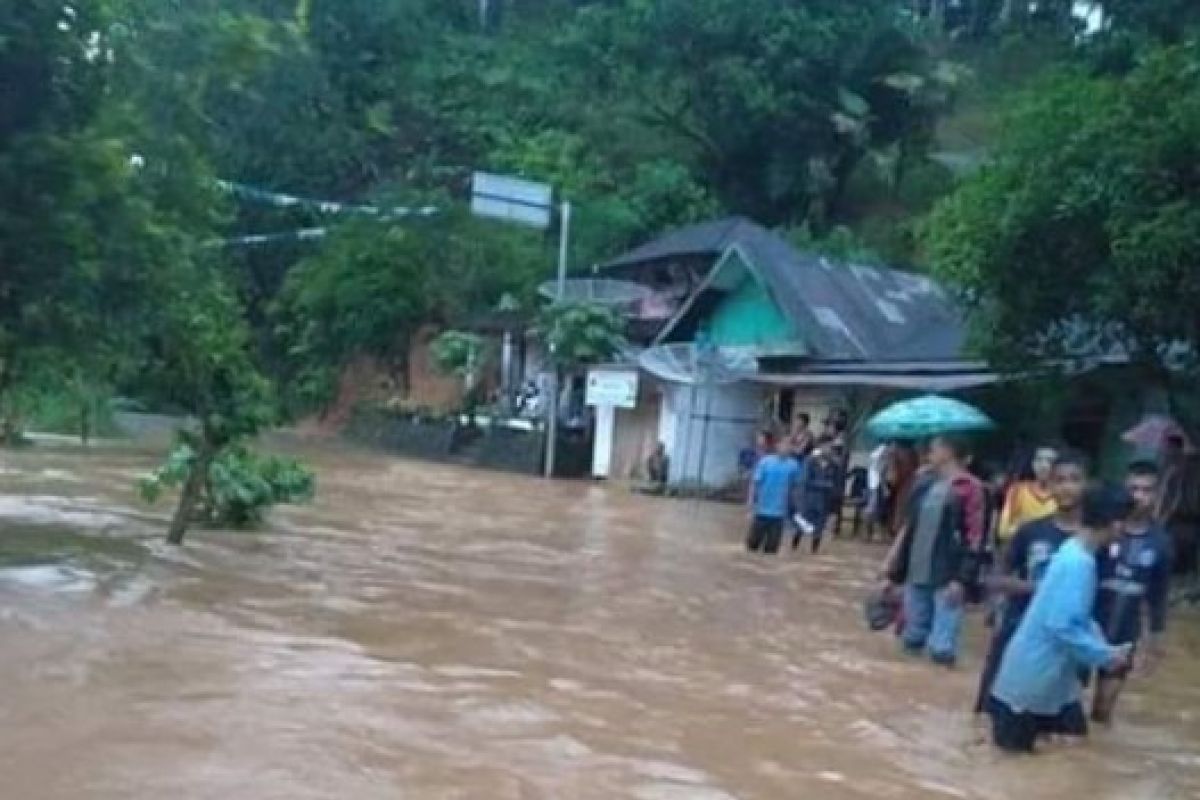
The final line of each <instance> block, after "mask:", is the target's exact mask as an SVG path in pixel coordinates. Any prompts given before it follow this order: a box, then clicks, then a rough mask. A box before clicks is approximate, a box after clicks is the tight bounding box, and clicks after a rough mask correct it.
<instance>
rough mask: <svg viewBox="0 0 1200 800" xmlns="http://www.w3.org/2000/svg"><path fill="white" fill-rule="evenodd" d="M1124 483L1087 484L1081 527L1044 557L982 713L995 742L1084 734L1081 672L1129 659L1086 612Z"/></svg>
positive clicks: (1123, 513) (1123, 498)
mask: <svg viewBox="0 0 1200 800" xmlns="http://www.w3.org/2000/svg"><path fill="white" fill-rule="evenodd" d="M1131 508H1132V501H1131V500H1130V498H1129V494H1128V493H1127V492H1126V491H1125V490H1124V489H1122V488H1119V487H1111V486H1102V487H1097V488H1095V489H1092V490H1089V491H1088V493H1087V495H1086V496H1085V498H1084V501H1083V520H1082V521H1083V527H1082V529H1081V530H1080V532H1079V533H1077V534H1076V535H1075V536H1073V537H1071V538H1070V539H1068V540H1067V541H1066V542H1063V544H1062V546H1061V547H1059V549H1058V552H1057V553H1055V555H1054V557H1053V558H1052V559H1051V560H1050V566H1049V567H1048V568H1047V570H1046V575H1045V577H1044V578H1043V579H1042V582H1041V583H1040V584H1039V585H1038V588H1037V591H1036V592H1035V593H1034V595H1033V600H1032V601H1031V602H1030V604H1029V608H1028V610H1027V611H1026V612H1025V615H1024V617H1023V618H1022V619H1021V622H1020V624H1019V625H1018V626H1017V631H1016V633H1014V634H1013V637H1012V640H1011V641H1010V642H1009V644H1008V647H1007V648H1006V649H1005V651H1004V656H1003V657H1002V658H1001V661H1000V669H999V671H998V672H997V673H996V680H995V682H994V683H993V684H992V692H991V697H990V699H989V702H988V712H989V713H990V714H991V717H992V735H993V738H994V740H995V742H996V745H997V746H998V747H1000V748H1001V749H1003V750H1008V751H1010V752H1021V753H1032V752H1033V749H1034V744H1035V742H1036V740H1037V738H1038V736H1040V735H1064V736H1086V735H1087V720H1086V719H1085V718H1084V715H1083V708H1082V706H1081V705H1080V692H1081V689H1080V680H1079V677H1080V672H1081V671H1082V670H1087V669H1097V668H1100V667H1103V668H1105V669H1108V670H1112V671H1119V670H1122V669H1124V668H1125V667H1126V666H1127V665H1128V664H1129V646H1128V645H1119V646H1114V645H1112V644H1110V643H1109V642H1108V641H1107V640H1106V639H1105V638H1104V635H1103V634H1102V633H1101V631H1100V627H1099V626H1098V625H1097V624H1096V623H1095V621H1094V620H1093V619H1092V606H1093V604H1094V602H1095V599H1096V588H1097V572H1096V552H1097V551H1099V550H1101V549H1103V548H1105V547H1108V545H1109V543H1110V542H1112V541H1113V540H1114V539H1115V538H1116V537H1117V536H1118V535H1119V533H1120V528H1121V525H1122V523H1123V522H1124V520H1125V519H1126V518H1127V517H1128V516H1129V513H1130V510H1131Z"/></svg>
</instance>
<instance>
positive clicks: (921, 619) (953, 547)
mask: <svg viewBox="0 0 1200 800" xmlns="http://www.w3.org/2000/svg"><path fill="white" fill-rule="evenodd" d="M967 454H968V449H967V445H966V442H965V441H963V440H962V439H960V438H958V437H956V436H952V435H942V436H938V437H935V438H934V440H933V441H932V442H931V443H930V445H929V453H928V469H927V471H926V472H925V474H923V475H921V477H920V478H919V479H918V482H917V485H916V487H915V488H914V489H913V492H912V497H911V499H910V501H909V507H908V511H907V519H906V523H905V528H904V530H903V531H901V533H900V535H899V537H898V538H897V541H896V544H895V546H894V548H893V552H892V553H891V554H889V559H888V560H889V562H890V563H889V570H888V571H889V573H890V574H889V576H888V577H889V579H890V580H891V581H892V583H896V584H903V585H904V633H903V635H902V641H903V643H904V648H905V649H906V650H908V651H909V652H911V653H919V652H921V651H922V650H924V649H926V648H928V651H929V656H930V658H931V659H933V661H934V662H936V663H938V664H942V665H944V666H954V664H955V663H956V661H957V659H958V639H959V632H960V630H961V628H962V619H963V606H964V604H965V601H966V590H967V587H968V586H969V585H971V584H972V583H974V582H975V580H976V579H977V577H978V569H979V554H980V550H981V548H982V545H983V536H984V500H983V486H982V485H981V484H980V483H979V481H978V480H977V479H976V478H975V477H974V476H973V475H971V474H970V473H969V472H967V470H966V467H965V460H966V458H967Z"/></svg>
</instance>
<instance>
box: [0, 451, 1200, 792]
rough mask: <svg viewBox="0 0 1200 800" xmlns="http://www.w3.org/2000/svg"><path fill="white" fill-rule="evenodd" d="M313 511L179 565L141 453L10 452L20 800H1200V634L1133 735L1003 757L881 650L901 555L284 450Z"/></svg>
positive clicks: (514, 483) (572, 488) (1, 493)
mask: <svg viewBox="0 0 1200 800" xmlns="http://www.w3.org/2000/svg"><path fill="white" fill-rule="evenodd" d="M293 446H295V447H299V448H300V449H302V450H304V451H305V456H306V457H307V458H309V460H310V461H311V462H313V463H314V464H315V465H316V466H317V468H318V473H319V480H320V484H319V492H320V494H319V497H318V500H317V502H316V503H315V504H314V505H313V506H311V507H305V508H298V509H282V510H280V511H279V512H277V513H276V514H275V515H274V517H273V519H272V524H271V525H270V527H269V528H268V530H266V531H264V532H262V533H258V534H253V535H247V534H229V533H219V532H201V533H197V534H195V535H193V536H192V538H191V539H190V542H189V544H188V546H187V547H185V548H183V549H181V550H171V549H169V548H166V547H164V546H162V545H160V544H158V537H159V535H160V534H161V531H162V530H163V528H164V527H165V517H166V514H167V509H166V508H158V509H152V510H150V509H146V508H144V507H142V506H140V505H139V504H138V502H137V501H136V499H135V497H134V493H133V489H132V482H133V479H134V477H135V476H136V475H137V474H138V473H139V472H140V471H142V470H143V469H145V468H146V467H147V466H148V465H149V464H150V463H151V461H152V459H151V457H150V456H149V455H148V454H145V453H141V452H138V451H135V450H128V449H127V450H123V449H111V448H110V449H105V450H101V451H99V452H94V453H87V454H83V453H81V452H79V451H77V450H76V451H69V450H62V449H59V450H49V451H47V450H46V449H42V450H39V451H28V452H21V453H0V534H2V535H0V647H2V650H0V652H2V654H3V655H2V657H0V776H2V779H0V787H2V788H0V796H2V797H4V798H14V799H15V800H60V799H62V800H67V799H69V800H78V799H79V798H88V799H89V800H90V799H92V798H95V799H98V800H108V799H109V798H111V799H112V800H117V799H118V798H120V800H131V799H132V800H140V799H141V798H146V799H147V800H150V799H151V798H153V800H158V799H159V798H162V797H170V798H172V800H200V799H201V798H203V799H205V800H209V799H210V798H219V799H220V800H231V799H237V800H240V798H247V799H248V800H273V799H275V798H278V800H308V799H309V798H314V799H315V798H322V799H324V798H331V799H336V800H341V799H342V798H347V799H353V800H374V799H375V798H380V799H382V798H387V799H388V800H394V798H419V799H420V800H437V799H440V798H447V799H449V798H484V799H486V800H540V798H554V799H555V800H558V799H559V798H563V799H574V798H579V799H581V800H587V799H590V798H634V800H728V799H729V798H744V799H746V800H749V799H751V798H832V799H834V800H837V799H838V798H997V800H998V799H999V798H1004V800H1011V799H1012V798H1019V800H1038V799H1039V798H1077V797H1078V798H1083V797H1087V798H1121V800H1130V799H1133V798H1156V799H1157V798H1196V797H1200V616H1198V615H1196V614H1194V613H1193V612H1188V614H1187V615H1180V616H1178V617H1176V619H1175V620H1174V622H1173V632H1172V634H1171V641H1170V650H1171V652H1170V660H1169V661H1168V662H1167V664H1166V665H1165V666H1164V668H1163V669H1162V670H1161V671H1160V672H1159V673H1158V674H1157V675H1155V676H1154V677H1152V678H1146V677H1142V678H1138V679H1137V680H1136V682H1135V683H1134V684H1133V685H1132V688H1131V690H1130V692H1129V693H1128V694H1127V695H1126V697H1124V698H1123V705H1122V707H1121V709H1120V711H1119V719H1118V722H1117V724H1116V727H1115V728H1114V729H1113V730H1110V731H1099V732H1097V734H1096V735H1095V736H1094V737H1093V740H1092V741H1091V742H1090V743H1089V744H1087V745H1085V746H1083V747H1077V748H1071V749H1057V750H1055V749H1048V750H1046V751H1045V752H1043V753H1041V754H1039V755H1038V756H1036V757H1033V758H1018V759H1013V758H1006V757H1002V756H1001V755H999V754H997V753H996V752H994V751H993V750H992V749H991V748H990V747H988V746H987V745H986V744H983V743H982V741H981V738H982V737H981V730H980V729H979V728H978V727H976V725H975V724H974V723H973V722H972V720H971V717H970V715H969V714H968V713H966V711H965V709H966V708H967V707H968V706H969V704H970V702H971V699H972V693H973V690H974V680H975V675H976V671H977V667H978V661H979V656H980V650H981V641H982V625H981V622H980V620H979V618H978V616H976V617H974V618H972V619H971V621H970V626H971V629H972V630H971V635H970V636H969V637H968V642H967V655H966V658H965V663H964V664H963V665H962V667H961V668H960V669H959V670H957V671H954V672H948V671H945V670H942V669H938V668H935V667H933V666H931V665H929V664H927V663H924V662H921V661H917V660H911V659H907V658H905V657H903V656H901V655H900V654H898V653H897V651H896V647H895V642H894V641H893V639H892V638H891V636H890V635H889V634H871V633H869V632H867V631H866V629H865V627H864V625H863V623H862V620H861V597H862V594H863V592H864V589H865V587H866V586H867V582H868V579H869V578H870V576H871V574H872V572H873V569H874V565H875V564H876V563H877V561H878V560H879V558H880V556H881V553H880V550H879V549H878V548H877V547H871V546H866V545H860V544H855V543H851V542H846V541H835V542H833V544H832V546H831V547H830V548H829V550H830V552H829V553H828V554H822V555H821V556H820V557H819V558H815V559H814V558H811V557H809V556H807V555H801V556H794V555H793V554H791V553H788V554H787V555H786V556H785V557H782V558H777V559H768V558H765V557H750V556H748V555H747V554H744V553H743V552H742V551H741V550H740V537H741V530H742V527H743V523H744V520H743V518H742V515H741V513H740V512H739V511H738V509H736V508H731V507H725V506H713V505H702V504H697V503H692V502H676V501H669V500H660V499H654V498H643V497H633V496H630V495H628V494H625V493H623V492H621V491H619V490H616V489H615V488H609V487H601V486H594V485H588V484H570V483H558V484H547V483H545V482H542V481H539V480H536V479H532V478H522V477H514V476H506V475H500V474H495V473H488V472H480V471H464V470H459V469H456V468H451V467H441V466H431V465H427V464H421V463H414V462H406V461H398V460H392V459H389V458H387V457H384V456H380V455H376V454H370V453H363V452H356V451H353V450H349V449H342V448H340V447H336V446H330V445H320V446H318V445H293Z"/></svg>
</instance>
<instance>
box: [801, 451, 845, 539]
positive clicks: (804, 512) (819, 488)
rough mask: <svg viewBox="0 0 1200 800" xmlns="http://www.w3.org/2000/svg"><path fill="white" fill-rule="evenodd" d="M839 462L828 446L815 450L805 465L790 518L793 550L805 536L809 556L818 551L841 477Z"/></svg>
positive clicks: (839, 457)
mask: <svg viewBox="0 0 1200 800" xmlns="http://www.w3.org/2000/svg"><path fill="white" fill-rule="evenodd" d="M841 461H842V458H841V454H840V453H839V452H838V450H837V448H836V447H835V446H834V445H833V444H832V443H827V444H823V445H821V446H819V447H817V449H816V450H814V451H813V454H812V456H811V457H810V458H809V459H808V461H807V462H805V465H804V472H803V475H802V477H801V478H800V483H799V490H798V491H797V495H798V498H799V501H800V502H799V508H798V509H797V511H796V514H795V516H794V517H793V522H795V524H796V533H795V535H794V536H793V537H792V549H793V550H795V549H796V548H798V547H799V546H800V539H801V538H802V537H804V536H812V552H814V553H816V552H817V551H819V550H820V549H821V537H822V536H823V535H824V533H825V528H826V526H827V525H828V524H829V516H830V509H831V506H832V504H833V497H834V493H835V492H836V491H837V486H838V482H839V481H840V480H841V476H842V469H841Z"/></svg>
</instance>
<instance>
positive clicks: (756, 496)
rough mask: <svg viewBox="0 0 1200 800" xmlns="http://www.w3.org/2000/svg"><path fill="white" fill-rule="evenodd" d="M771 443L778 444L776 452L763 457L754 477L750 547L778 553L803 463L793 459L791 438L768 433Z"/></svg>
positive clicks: (751, 489)
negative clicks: (774, 439)
mask: <svg viewBox="0 0 1200 800" xmlns="http://www.w3.org/2000/svg"><path fill="white" fill-rule="evenodd" d="M767 443H768V444H773V445H774V446H775V452H774V453H771V454H770V455H768V456H765V457H764V458H762V459H760V460H759V462H758V464H756V465H755V467H754V475H753V477H752V478H751V479H750V492H749V495H750V496H749V506H750V534H749V536H748V537H747V538H746V548H747V549H748V550H750V551H751V552H758V551H761V552H764V553H778V552H779V543H780V540H782V539H783V526H784V524H785V523H786V520H787V518H788V515H789V514H790V513H791V510H792V497H793V493H794V492H795V490H796V486H797V484H798V482H799V479H800V465H799V464H797V463H796V459H794V458H792V454H791V442H790V441H789V440H788V439H787V437H780V438H779V440H778V441H772V439H771V437H770V435H769V434H768V435H767Z"/></svg>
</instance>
